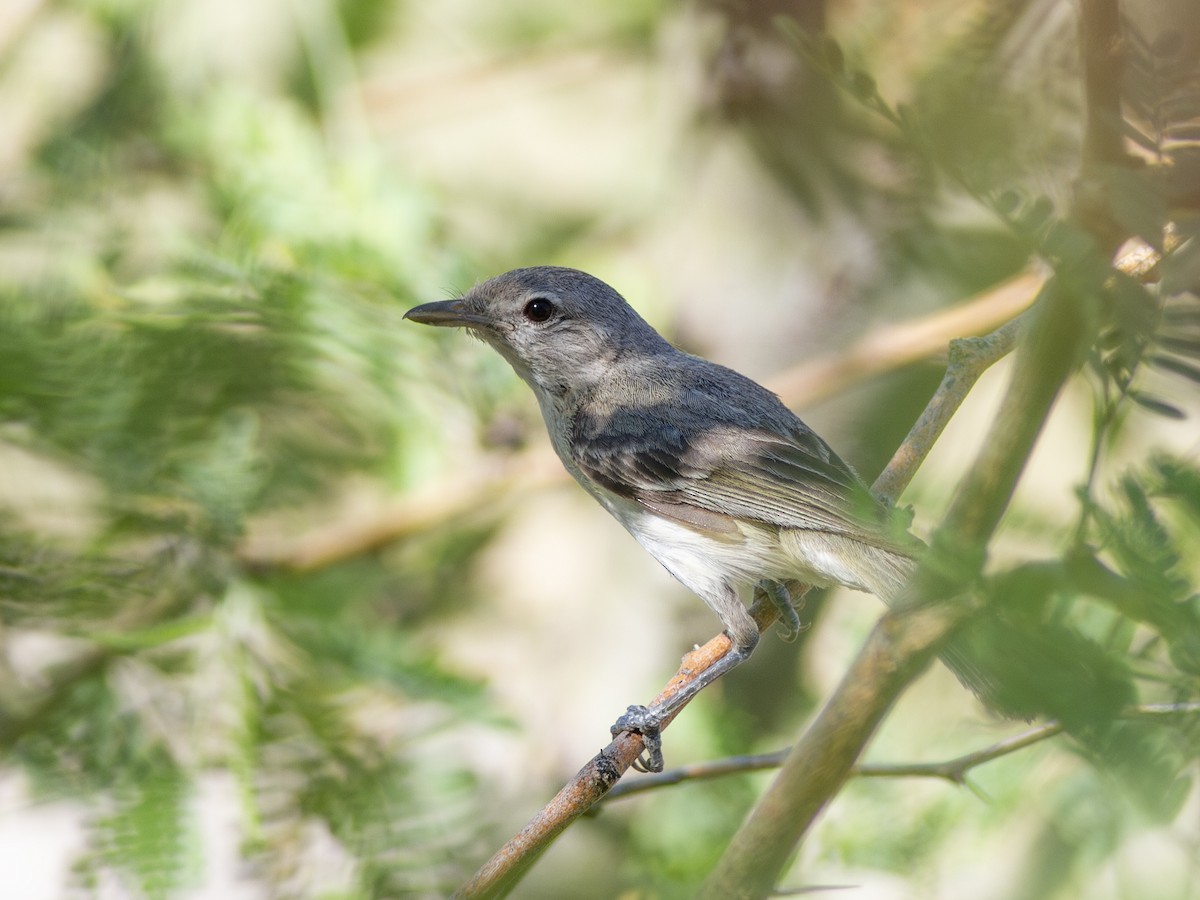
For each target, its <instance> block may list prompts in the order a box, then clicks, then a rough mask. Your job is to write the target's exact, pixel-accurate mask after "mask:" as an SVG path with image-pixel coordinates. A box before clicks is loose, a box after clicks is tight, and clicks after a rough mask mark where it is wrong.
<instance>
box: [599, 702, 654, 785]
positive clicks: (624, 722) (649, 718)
mask: <svg viewBox="0 0 1200 900" xmlns="http://www.w3.org/2000/svg"><path fill="white" fill-rule="evenodd" d="M609 730H610V731H611V732H612V735H613V737H616V736H617V735H619V734H621V733H622V732H626V731H628V732H631V733H633V734H640V735H641V736H642V744H643V745H644V748H645V749H643V750H642V753H641V755H640V756H638V758H637V759H635V760H634V761H633V767H634V768H635V769H637V770H638V771H639V772H661V771H662V770H663V753H662V717H661V716H660V715H659V714H658V713H657V712H655V711H654V710H653V709H651V708H650V707H648V706H631V707H629V708H628V709H627V710H625V714H624V715H622V716H621V717H620V718H619V719H617V721H616V722H614V723H613V726H612V728H611V729H609Z"/></svg>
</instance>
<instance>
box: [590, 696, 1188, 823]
mask: <svg viewBox="0 0 1200 900" xmlns="http://www.w3.org/2000/svg"><path fill="white" fill-rule="evenodd" d="M1196 714H1200V703H1146V704H1142V705H1140V706H1134V707H1131V708H1130V709H1127V710H1125V711H1123V712H1122V713H1121V714H1120V716H1118V718H1121V719H1159V718H1166V717H1175V716H1187V715H1196ZM1062 732H1063V726H1062V725H1061V724H1059V723H1058V722H1047V723H1045V724H1043V725H1038V726H1037V727H1036V728H1030V729H1027V730H1025V731H1023V732H1021V733H1020V734H1015V735H1013V736H1012V737H1007V738H1004V739H1003V740H1001V741H997V742H996V743H994V744H991V745H990V746H987V747H984V748H982V749H980V750H973V751H971V752H970V753H964V754H963V755H962V756H956V757H954V758H953V759H947V760H943V761H941V762H931V763H899V764H896V763H864V764H862V765H858V766H855V767H854V768H853V769H852V770H851V775H854V776H855V777H858V778H941V779H944V780H946V781H950V782H953V783H954V784H958V785H962V784H966V776H967V773H968V772H969V771H971V769H974V768H977V767H978V766H982V765H984V764H985V763H989V762H992V761H993V760H996V759H999V758H1000V757H1002V756H1007V755H1008V754H1010V753H1016V752H1017V751H1018V750H1024V749H1025V748H1026V747H1031V746H1033V745H1034V744H1037V743H1040V742H1042V741H1044V740H1047V739H1049V738H1052V737H1055V736H1057V735H1059V734H1062ZM790 752H791V748H790V747H789V748H785V749H783V750H776V751H775V752H774V753H756V754H743V755H741V756H727V757H725V758H724V759H717V760H710V761H707V762H701V763H692V764H691V765H687V766H680V767H679V768H677V769H670V770H669V771H666V772H658V773H655V774H652V775H643V776H641V777H640V778H638V779H637V780H635V781H622V782H621V783H620V784H618V785H616V786H615V787H614V788H613V789H612V790H611V791H609V792H608V795H607V796H606V797H605V798H604V803H605V804H606V805H607V804H609V803H612V802H613V801H614V800H622V799H624V798H626V797H633V796H635V795H636V794H645V793H648V792H650V791H655V790H658V789H659V788H664V787H671V786H672V785H676V784H683V783H684V782H687V781H709V780H711V779H714V778H724V777H725V776H727V775H741V774H744V773H746V772H761V771H763V770H766V769H777V768H779V767H780V766H781V765H783V761H784V760H785V759H787V756H788V754H789V753H790Z"/></svg>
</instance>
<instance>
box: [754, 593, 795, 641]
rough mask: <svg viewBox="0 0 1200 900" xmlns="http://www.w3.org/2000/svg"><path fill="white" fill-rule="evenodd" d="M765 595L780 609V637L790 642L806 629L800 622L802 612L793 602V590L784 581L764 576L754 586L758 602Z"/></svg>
mask: <svg viewBox="0 0 1200 900" xmlns="http://www.w3.org/2000/svg"><path fill="white" fill-rule="evenodd" d="M764 597H765V598H766V599H768V600H770V601H771V603H772V604H773V605H774V606H775V608H776V609H777V610H779V625H778V626H777V628H778V631H779V637H780V638H782V639H783V640H785V641H787V642H788V643H789V644H790V643H791V642H792V641H794V640H795V639H796V637H797V635H799V634H800V632H801V631H803V630H804V626H803V625H801V624H800V614H799V613H797V612H796V607H795V606H794V605H793V603H792V594H791V591H789V590H788V587H787V585H786V584H784V583H783V582H782V581H769V580H767V579H765V578H764V579H763V580H762V581H760V582H759V583H758V584H756V585H755V586H754V600H755V602H757V601H758V600H760V599H762V598H764Z"/></svg>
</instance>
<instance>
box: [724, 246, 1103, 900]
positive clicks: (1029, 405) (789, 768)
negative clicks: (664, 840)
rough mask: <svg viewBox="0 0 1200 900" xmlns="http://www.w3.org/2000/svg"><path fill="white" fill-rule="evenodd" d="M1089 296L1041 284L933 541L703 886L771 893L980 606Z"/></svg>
mask: <svg viewBox="0 0 1200 900" xmlns="http://www.w3.org/2000/svg"><path fill="white" fill-rule="evenodd" d="M1089 262H1090V260H1089ZM1083 302H1084V301H1083V298H1081V297H1077V296H1075V295H1074V293H1073V292H1071V291H1070V290H1068V289H1066V288H1065V287H1064V286H1063V282H1062V281H1061V279H1059V278H1056V279H1055V280H1054V281H1051V282H1049V283H1048V284H1047V286H1046V287H1045V288H1044V289H1043V291H1042V294H1041V297H1040V301H1039V303H1038V306H1037V313H1036V318H1035V319H1034V321H1033V323H1032V324H1031V326H1030V327H1029V328H1027V329H1025V330H1024V333H1023V340H1022V346H1021V352H1020V353H1019V354H1018V357H1017V360H1016V364H1015V366H1014V368H1013V375H1012V380H1011V382H1010V385H1009V388H1008V390H1007V392H1006V394H1005V398H1004V401H1003V403H1002V405H1001V408H1000V411H999V414H998V416H997V418H996V421H995V422H994V423H993V426H992V429H991V430H990V432H989V434H988V436H987V439H986V440H985V442H984V445H983V448H982V449H981V451H980V453H979V456H978V458H977V460H976V463H975V465H973V466H972V467H971V469H970V470H969V471H968V473H967V475H966V477H965V478H964V479H963V482H962V484H961V485H960V488H959V491H958V492H957V494H956V496H955V499H954V501H953V503H952V504H951V507H950V510H949V511H948V512H947V514H946V516H945V518H944V519H943V521H942V523H941V524H940V525H939V527H938V528H937V529H936V531H935V532H934V534H933V536H932V540H931V543H930V547H929V551H928V552H927V553H926V554H925V556H924V558H923V559H922V560H921V563H920V566H919V568H918V570H917V572H916V574H915V575H914V576H913V578H911V579H910V580H909V583H908V584H907V585H906V587H905V590H904V592H903V595H902V597H901V598H900V601H899V602H897V604H896V605H895V606H894V607H893V608H892V609H890V610H889V611H888V612H887V613H885V614H884V615H883V617H882V618H881V619H880V620H879V622H878V624H877V625H876V627H875V628H874V630H873V631H872V632H871V634H870V636H869V637H868V639H867V642H866V644H865V645H864V647H863V649H862V650H861V651H860V653H859V655H858V657H857V658H856V659H855V660H854V662H853V663H852V664H851V666H850V669H849V670H848V671H847V673H846V675H845V677H844V678H843V679H842V681H841V683H840V684H839V685H838V687H837V689H836V690H835V691H834V693H833V695H832V697H830V699H829V701H828V702H827V703H826V705H825V707H824V708H823V709H822V710H821V712H820V713H819V714H818V715H817V717H816V719H815V720H814V721H813V722H812V724H811V725H810V726H809V727H808V728H807V730H806V731H805V733H804V734H803V735H802V737H801V738H800V741H799V742H798V743H797V744H796V746H795V748H793V750H792V752H791V754H789V756H788V758H787V760H786V761H785V763H784V765H783V767H782V768H781V769H780V771H779V774H778V775H777V776H776V778H775V780H774V781H773V782H772V784H771V786H770V787H769V788H768V789H767V791H766V792H765V793H764V794H763V796H762V797H761V798H760V800H759V802H758V804H757V805H756V807H755V808H754V810H753V811H752V812H751V813H750V815H749V817H748V818H747V820H746V822H745V823H743V825H742V827H741V828H740V829H739V830H738V832H737V833H736V834H735V835H734V837H733V839H732V841H731V842H730V844H729V846H728V847H727V848H726V851H725V854H724V855H723V856H722V858H721V860H720V862H719V863H718V865H717V867H716V868H715V869H714V871H713V872H712V873H711V874H710V876H709V878H708V880H707V881H706V882H705V884H704V886H703V889H702V891H701V894H700V896H702V897H707V898H721V900H727V898H742V897H745V898H753V897H765V896H767V895H768V894H769V893H770V892H771V890H772V887H773V886H774V885H775V883H776V882H777V881H778V879H779V875H780V873H781V872H782V870H783V868H784V866H785V865H786V864H787V861H788V859H789V858H790V857H791V855H792V853H793V851H794V849H795V847H796V845H797V844H798V843H799V841H800V839H801V838H802V837H803V836H804V834H805V833H806V832H807V831H808V829H809V828H810V827H811V826H812V824H813V822H814V821H815V820H816V817H817V815H818V814H819V813H820V812H821V810H822V809H824V807H825V805H826V804H827V803H828V802H829V801H830V800H831V799H832V798H833V797H834V795H836V794H837V792H838V791H839V790H840V789H841V787H842V785H843V784H844V783H845V781H846V779H847V778H849V777H850V775H851V773H852V771H853V766H854V763H855V761H856V760H857V759H858V756H859V754H860V753H861V752H862V750H863V749H864V748H865V746H866V744H867V742H868V741H869V740H870V739H871V737H872V736H873V734H874V732H875V729H876V728H877V727H878V725H879V723H880V722H881V721H882V720H883V718H884V717H885V715H886V714H887V712H888V711H889V710H890V709H891V707H892V704H893V703H894V702H895V701H896V699H897V698H898V697H899V696H900V695H901V693H902V692H903V691H904V690H905V689H906V688H907V687H908V685H909V684H911V682H912V681H913V680H914V679H915V678H916V677H917V675H918V674H919V673H920V672H921V671H922V670H923V669H924V668H925V666H926V665H928V663H929V661H930V660H931V659H932V657H933V656H934V654H935V653H936V652H937V650H938V648H939V647H940V646H941V644H942V643H943V642H944V641H945V640H946V639H947V638H948V637H949V635H950V634H951V633H952V632H953V631H954V630H955V629H956V628H957V627H958V626H960V625H961V624H962V623H963V622H964V621H965V620H966V619H967V618H968V617H969V616H970V615H971V613H972V612H973V611H974V604H973V603H971V602H967V598H968V597H969V596H970V595H969V593H967V591H968V589H969V586H970V584H971V582H972V581H973V580H974V578H975V577H976V576H977V575H978V572H979V570H980V569H981V568H982V563H983V558H984V554H985V552H986V547H987V544H988V542H989V540H990V538H991V535H992V533H993V532H994V530H995V528H996V526H997V525H998V523H999V521H1000V517H1001V515H1002V514H1003V512H1004V510H1005V509H1006V508H1007V506H1008V502H1009V500H1010V498H1011V496H1012V492H1013V491H1014V490H1015V488H1016V484H1017V481H1018V479H1019V478H1020V474H1021V471H1022V470H1023V468H1024V465H1025V462H1026V460H1027V459H1028V457H1029V454H1030V453H1031V452H1032V449H1033V446H1034V444H1035V442H1036V440H1037V437H1038V435H1039V434H1040V432H1041V429H1042V426H1043V424H1044V422H1045V420H1046V418H1047V417H1048V415H1049V413H1050V409H1051V407H1052V405H1053V403H1054V400H1055V399H1056V398H1057V396H1058V392H1059V390H1060V389H1061V387H1062V385H1063V383H1064V382H1065V381H1066V379H1067V377H1068V376H1069V375H1070V374H1071V372H1072V371H1074V369H1075V366H1076V363H1077V358H1078V356H1079V354H1078V348H1079V347H1081V346H1082V345H1083V343H1084V342H1085V341H1086V340H1088V335H1087V329H1086V327H1085V322H1086V318H1085V317H1084V316H1083V311H1082V308H1081V306H1082V303H1083Z"/></svg>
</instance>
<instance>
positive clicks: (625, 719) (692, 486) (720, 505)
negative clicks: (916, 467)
mask: <svg viewBox="0 0 1200 900" xmlns="http://www.w3.org/2000/svg"><path fill="white" fill-rule="evenodd" d="M405 318H407V319H412V320H413V321H414V322H420V323H422V324H425V325H443V326H455V327H461V328H467V329H469V330H470V331H471V333H472V334H474V335H475V336H477V337H479V338H481V339H482V340H484V341H486V342H487V343H488V344H491V345H492V346H493V347H494V348H495V349H496V350H497V351H498V352H499V353H500V355H501V356H503V357H504V358H505V359H506V360H508V362H509V363H510V364H511V365H512V367H513V368H514V369H515V370H516V372H517V374H518V375H519V376H521V378H522V379H523V380H524V381H525V382H526V383H527V384H528V385H529V386H530V387H531V388H533V392H534V394H535V395H536V396H537V400H538V404H539V406H540V407H541V410H542V416H543V418H544V419H545V421H546V428H547V430H548V431H549V433H550V440H551V442H552V443H553V445H554V449H555V451H557V453H558V456H559V458H560V459H561V460H562V462H563V465H564V466H566V468H567V471H569V472H570V473H571V474H572V475H573V476H574V477H575V480H576V481H578V482H579V483H580V484H581V485H582V486H583V488H584V490H586V491H587V492H588V493H589V494H591V495H592V496H593V497H595V498H596V500H598V501H599V502H600V504H601V505H602V506H603V507H604V508H605V509H607V510H608V511H609V512H610V513H612V515H613V516H614V517H616V519H617V521H619V522H620V523H621V524H622V525H624V526H625V528H627V529H628V530H629V532H630V533H631V534H632V535H633V536H634V537H635V538H636V539H637V541H638V543H640V544H641V545H642V546H643V547H645V548H646V550H648V551H649V552H650V554H651V555H652V556H654V558H655V559H657V560H658V561H659V562H660V563H662V565H663V566H664V567H665V568H666V569H667V571H668V572H670V573H671V574H672V575H674V576H675V577H676V578H677V579H678V580H679V581H681V582H682V583H683V584H684V585H686V586H687V587H688V588H690V589H691V590H692V591H693V592H695V593H696V594H697V595H698V596H699V597H700V598H701V599H702V600H704V602H705V603H707V604H708V606H709V607H710V608H711V609H712V610H713V612H715V613H716V614H717V616H718V617H719V618H720V620H721V623H722V625H724V627H725V631H726V633H727V634H728V635H729V637H730V639H731V641H732V644H733V647H732V649H731V650H730V652H729V653H728V654H726V656H725V657H724V658H723V659H722V660H720V661H719V662H718V663H716V664H715V665H713V666H712V667H710V668H709V669H708V670H707V671H706V672H705V673H704V674H703V675H702V676H701V677H699V678H698V679H696V680H695V681H694V682H692V684H691V685H689V687H688V688H687V689H685V690H684V691H681V692H680V693H679V694H677V695H676V696H675V697H673V698H672V699H671V700H670V701H669V702H668V703H667V704H664V705H663V706H661V707H658V708H647V707H644V706H631V707H630V708H629V710H628V711H627V712H626V713H625V715H623V716H621V718H620V719H618V720H617V723H616V724H615V725H614V726H613V733H614V734H616V733H619V732H621V731H633V732H637V733H640V734H641V735H642V736H643V738H644V741H645V745H646V753H645V755H644V756H643V758H642V760H641V766H642V767H644V768H646V769H648V770H650V771H661V769H662V753H661V743H660V738H659V733H658V732H659V727H660V725H661V723H662V721H663V719H664V718H665V717H666V716H668V715H670V714H671V713H673V712H674V711H675V710H676V709H678V708H679V707H680V706H681V705H683V703H685V702H686V701H687V700H688V699H690V698H691V697H692V696H693V695H694V694H695V693H697V692H698V691H700V690H701V689H702V688H703V687H705V686H706V685H707V684H709V683H711V682H712V681H714V680H715V679H716V678H718V677H720V676H721V675H722V674H724V673H725V672H727V671H729V670H730V669H732V668H733V667H734V666H736V665H737V664H738V663H740V662H742V661H743V660H745V659H746V658H748V657H749V656H750V654H751V652H752V651H753V650H754V647H755V645H756V644H757V643H758V628H757V626H756V625H755V623H754V620H753V619H752V618H751V617H750V614H749V613H748V611H747V609H746V607H745V606H744V604H743V602H742V600H741V598H740V596H739V589H740V588H743V587H746V586H749V585H756V586H757V589H758V590H760V591H765V592H766V594H767V596H768V597H770V598H771V599H772V600H774V601H775V603H776V604H777V605H778V606H779V608H780V611H781V613H783V618H784V622H785V623H786V624H787V625H788V626H790V628H791V629H792V630H793V632H794V630H795V629H796V628H798V626H799V619H798V617H797V615H796V612H795V610H794V609H793V607H792V602H791V597H790V595H789V593H788V589H787V584H788V583H789V582H802V583H805V584H812V585H817V586H825V585H832V584H841V585H846V586H847V587H851V588H855V589H857V590H863V591H870V592H872V593H874V594H876V595H878V596H879V597H881V598H883V599H884V600H888V599H890V598H891V597H893V596H894V595H895V594H896V593H897V591H898V590H899V588H900V587H901V586H902V585H903V583H904V581H905V579H906V577H907V575H908V573H909V572H910V571H911V570H912V568H913V565H914V564H913V554H914V553H915V552H916V548H917V547H918V546H919V545H918V544H917V543H916V542H915V540H914V539H912V538H908V537H907V536H905V535H904V533H903V531H902V530H898V529H895V528H892V527H891V526H890V521H889V516H888V513H887V510H886V509H885V508H884V507H883V505H882V504H880V503H879V502H878V501H876V500H874V499H873V498H872V497H871V495H870V492H869V491H868V489H867V487H866V486H865V485H864V484H863V482H862V481H861V480H860V479H859V478H858V476H857V475H855V473H854V472H853V470H851V469H850V467H849V466H847V465H846V464H845V463H844V462H842V461H841V460H840V459H839V458H838V457H837V455H836V454H835V453H834V452H833V451H832V450H831V449H830V448H829V446H828V445H827V444H826V443H825V442H824V441H823V440H821V438H820V437H818V436H817V435H816V434H815V433H814V432H813V431H812V429H810V428H809V427H808V426H807V425H805V424H804V423H803V422H802V421H800V419H799V418H797V417H796V416H795V415H794V414H793V413H792V412H791V411H790V410H789V409H787V407H785V406H784V405H783V403H781V402H780V400H779V398H778V397H776V396H775V395H774V394H772V393H771V392H770V391H768V390H767V389H766V388H764V387H762V386H761V385H759V384H756V383H755V382H753V381H751V380H750V379H749V378H746V377H745V376H743V375H739V374H738V373H737V372H734V371H732V370H730V369H727V368H725V367H723V366H719V365H717V364H715V363H711V362H708V361H707V360H704V359H700V358H699V357H696V356H692V355H691V354H688V353H684V352H683V351H681V350H678V349H676V348H675V347H673V346H671V345H670V344H669V343H668V342H667V341H666V340H665V339H664V338H663V337H662V336H661V335H659V334H658V332H656V331H655V330H654V329H653V328H651V327H650V325H648V324H647V323H646V321H645V320H644V319H642V317H641V316H639V315H638V314H637V313H636V312H635V311H634V310H633V309H632V308H631V307H630V306H629V304H628V303H626V302H625V300H624V298H623V297H621V295H620V294H618V293H617V292H616V291H615V290H613V289H612V288H611V287H609V286H608V285H607V284H605V283H604V282H602V281H600V280H599V279H597V278H594V277H592V276H591V275H588V274H586V273H584V272H580V271H577V270H575V269H565V268H557V267H552V266H537V267H534V268H527V269H515V270H513V271H511V272H506V273H505V274H503V275H499V276H497V277H495V278H492V279H490V280H489V281H485V282H483V283H482V284H479V285H477V286H476V287H474V288H472V289H471V290H470V291H468V292H467V294H466V295H465V296H463V297H461V298H459V299H457V300H446V301H442V302H437V303H426V304H424V305H423V306H418V307H416V308H414V309H411V310H409V311H408V313H407V314H406V315H405Z"/></svg>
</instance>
